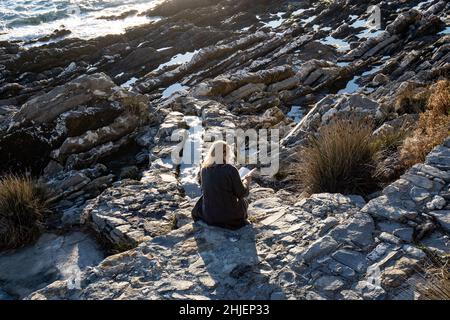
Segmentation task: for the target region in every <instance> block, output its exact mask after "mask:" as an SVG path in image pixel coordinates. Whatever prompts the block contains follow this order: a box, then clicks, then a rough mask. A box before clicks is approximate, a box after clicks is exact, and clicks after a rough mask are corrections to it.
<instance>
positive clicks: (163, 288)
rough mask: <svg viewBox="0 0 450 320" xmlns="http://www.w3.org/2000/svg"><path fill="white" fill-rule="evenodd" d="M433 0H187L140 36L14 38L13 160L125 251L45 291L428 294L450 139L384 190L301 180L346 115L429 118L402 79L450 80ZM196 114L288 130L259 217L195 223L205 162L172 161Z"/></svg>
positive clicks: (2, 84) (260, 183)
mask: <svg viewBox="0 0 450 320" xmlns="http://www.w3.org/2000/svg"><path fill="white" fill-rule="evenodd" d="M416 2H417V1H416ZM416 2H414V3H409V2H408V3H398V2H389V3H383V12H384V15H383V20H382V27H381V28H380V29H379V30H370V29H369V28H367V27H366V26H365V25H364V22H365V21H366V19H368V16H369V14H368V13H366V10H367V6H368V3H361V2H360V1H346V2H345V3H343V2H335V3H334V4H332V5H330V6H329V7H327V6H325V5H324V4H323V3H319V4H317V3H316V2H311V3H310V2H309V1H300V2H295V3H292V2H289V1H258V4H255V3H254V1H221V0H213V1H189V3H188V2H186V1H176V0H172V1H167V2H165V3H164V4H163V5H161V6H158V7H156V8H155V9H154V10H153V11H151V12H148V13H146V14H148V15H150V16H154V15H158V16H162V20H160V21H158V22H154V23H152V24H149V25H145V26H140V27H136V28H132V29H130V30H128V31H127V32H126V33H125V34H124V35H117V36H107V37H103V38H98V39H93V40H88V41H86V40H80V39H66V40H63V41H61V42H58V43H52V44H48V45H44V46H41V47H33V48H30V49H25V48H24V47H23V46H22V45H18V44H14V43H1V44H0V47H1V49H0V151H1V153H0V160H1V161H0V163H1V164H0V170H1V171H2V172H4V171H8V170H14V171H19V170H20V171H26V170H31V172H32V173H33V174H34V175H40V179H41V180H42V181H43V182H45V183H46V184H47V185H48V186H49V187H51V189H52V190H54V199H53V200H54V201H55V203H56V204H57V206H56V207H57V211H58V213H59V214H60V217H59V219H58V221H57V222H55V224H56V228H60V229H64V228H73V227H79V226H81V227H82V228H86V229H89V230H91V231H92V232H93V233H94V234H95V235H96V236H97V237H98V238H100V239H102V240H103V241H105V242H106V243H108V245H109V246H112V247H113V248H114V250H115V252H117V251H120V252H121V253H119V254H116V255H112V256H110V257H108V258H106V259H105V260H104V261H103V262H101V263H100V264H98V265H97V262H96V261H95V262H92V263H90V267H86V268H85V270H84V271H83V272H82V273H80V282H79V285H77V286H74V285H73V284H72V283H71V282H70V281H71V280H70V279H67V278H65V277H64V276H63V275H59V276H55V277H56V278H58V277H59V279H54V278H52V279H51V280H52V281H53V280H57V281H55V282H53V283H48V286H46V287H45V288H43V289H41V287H42V286H41V285H40V286H38V287H36V288H35V289H36V290H37V289H40V290H37V291H36V292H33V293H31V294H29V295H28V293H29V291H34V290H29V291H26V292H25V291H24V292H25V293H26V295H28V298H29V299H59V298H62V299H186V298H188V299H203V298H207V299H288V298H294V299H414V298H417V296H416V293H415V285H416V284H417V282H418V281H419V280H420V279H419V278H418V277H417V275H416V273H415V272H416V270H417V268H418V266H419V265H420V264H421V263H422V262H423V261H425V260H426V259H427V258H426V254H427V253H428V252H437V253H439V254H442V253H448V252H449V251H450V250H449V245H450V243H449V233H450V230H449V212H450V211H449V209H450V207H449V200H450V198H449V192H450V190H449V183H450V171H449V170H450V151H449V150H450V142H449V140H448V139H447V140H446V141H445V142H444V143H443V144H442V145H440V146H438V147H436V148H435V149H434V150H433V151H432V152H431V153H430V154H429V155H428V157H427V160H426V161H425V163H423V164H417V165H415V166H413V167H412V168H410V169H409V170H408V171H407V172H405V173H404V174H403V175H402V176H401V177H400V178H399V179H397V178H396V179H394V180H395V181H391V183H390V184H389V185H387V186H386V187H385V188H384V189H383V190H382V191H381V190H380V192H379V193H377V194H373V195H371V196H370V197H368V198H363V197H361V196H358V195H341V194H315V195H312V196H311V197H308V198H305V197H304V195H303V194H300V192H299V191H298V187H297V185H295V184H294V183H293V182H292V181H291V180H290V174H291V172H290V166H291V165H292V163H293V162H295V161H297V159H296V154H297V151H298V149H299V148H300V147H302V146H303V145H305V143H306V141H307V139H308V137H309V136H310V135H311V134H314V133H315V132H317V130H318V129H319V128H320V127H322V126H324V125H326V124H328V123H329V122H330V121H331V120H332V119H334V118H335V117H344V116H345V117H346V116H355V115H362V116H366V117H368V118H370V119H372V120H373V122H374V123H375V124H376V129H377V131H375V133H374V134H376V132H380V131H382V130H387V129H389V128H391V129H392V130H396V129H398V128H400V126H401V125H403V124H404V123H408V124H411V125H413V124H414V123H415V121H416V120H417V118H418V115H417V112H418V110H414V109H411V110H410V109H399V108H398V107H397V106H396V105H395V104H394V101H395V99H396V97H397V95H398V93H399V92H400V91H401V90H402V89H403V88H405V87H407V86H410V85H412V86H413V87H414V88H419V89H420V88H423V87H425V86H427V85H429V84H432V83H434V82H435V81H437V80H438V79H442V78H447V79H448V72H449V66H450V51H449V48H450V47H449V44H450V36H449V35H448V24H449V21H448V20H446V19H448V13H449V12H450V7H449V4H448V3H447V2H446V1H438V0H434V1H426V2H423V3H422V4H420V5H419V4H418V2H417V3H416ZM377 3H378V1H371V2H370V4H377ZM446 25H447V27H446ZM419 89H418V90H419ZM298 111H301V112H300V113H299V112H298ZM301 114H304V115H305V116H304V117H302V115H301ZM194 126H199V127H201V128H204V129H208V130H211V132H216V133H224V132H225V131H226V130H227V129H233V128H241V129H248V128H255V129H279V132H280V138H281V150H280V152H279V154H278V156H279V157H280V161H281V170H280V174H279V175H277V176H272V177H264V176H261V177H257V179H256V182H255V183H254V184H253V186H252V191H251V195H250V200H251V206H250V209H249V213H250V220H251V221H252V225H249V226H247V227H245V228H243V229H241V230H239V231H236V232H231V231H226V230H221V229H218V228H212V227H208V226H206V225H204V224H202V223H195V224H194V223H193V222H192V220H191V218H190V210H191V208H192V206H193V201H194V200H195V198H196V197H198V195H199V186H198V184H197V182H196V179H195V178H196V170H197V169H198V168H197V167H196V166H194V165H193V166H189V165H183V164H182V165H178V164H174V163H172V161H171V154H172V153H173V152H174V151H176V150H177V149H176V148H178V142H174V141H172V140H171V136H172V133H174V131H175V130H177V129H186V130H191V129H193V127H194ZM195 139H199V141H197V142H199V143H200V147H199V148H202V149H205V148H207V146H208V141H203V140H205V137H204V136H203V134H202V133H200V135H199V136H196V137H195ZM193 142H195V141H192V140H186V141H184V144H185V145H186V144H187V143H193ZM393 176H395V174H393ZM425 248H426V249H425ZM0 259H2V257H1V256H0ZM5 259H6V258H5ZM11 259H12V258H11ZM1 281H10V282H9V283H10V284H8V286H5V287H4V288H5V290H6V291H7V292H9V291H8V290H9V289H8V288H10V286H14V283H15V282H13V281H12V280H8V279H7V278H5V277H3V276H2V275H1V274H0V287H2V288H3V285H2V282H1ZM27 290H28V289H27ZM0 294H1V290H0ZM16 294H17V293H16ZM19 295H24V294H23V292H21V293H19ZM22 297H23V296H22Z"/></svg>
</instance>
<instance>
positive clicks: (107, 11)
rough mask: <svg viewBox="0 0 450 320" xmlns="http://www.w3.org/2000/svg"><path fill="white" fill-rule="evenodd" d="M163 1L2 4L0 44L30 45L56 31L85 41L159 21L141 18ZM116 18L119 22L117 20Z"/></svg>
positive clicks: (13, 0) (7, 0) (18, 0)
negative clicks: (17, 42) (33, 41)
mask: <svg viewBox="0 0 450 320" xmlns="http://www.w3.org/2000/svg"><path fill="white" fill-rule="evenodd" d="M162 1H163V0H53V1H51V0H0V41H3V40H10V41H12V40H21V41H29V40H35V39H39V38H42V37H43V36H46V35H49V34H51V33H52V32H54V31H55V30H61V29H67V30H70V31H71V32H72V33H71V34H70V35H68V36H67V37H79V38H84V39H89V38H94V37H97V36H101V35H106V34H119V33H123V32H124V31H125V29H126V28H128V27H132V26H136V25H140V24H144V23H148V22H150V21H152V20H158V19H159V18H158V17H146V16H140V15H139V13H142V12H144V11H146V10H148V9H149V8H151V7H153V6H154V5H155V4H157V3H159V2H162ZM112 17H116V18H118V19H113V18H112Z"/></svg>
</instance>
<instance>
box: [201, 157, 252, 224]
mask: <svg viewBox="0 0 450 320" xmlns="http://www.w3.org/2000/svg"><path fill="white" fill-rule="evenodd" d="M200 182H201V186H202V191H203V196H202V198H200V200H199V202H198V203H197V205H196V208H194V210H193V212H192V217H193V218H194V220H203V221H204V222H206V223H207V224H209V225H213V226H218V227H222V228H227V229H239V228H241V227H243V226H244V225H245V224H246V223H247V206H248V205H247V201H246V200H245V199H244V197H246V196H248V189H247V188H245V186H244V184H243V183H242V181H241V177H240V176H239V172H238V170H237V169H236V168H235V167H233V166H232V165H229V164H221V165H215V166H212V167H209V168H205V169H202V170H201V173H200Z"/></svg>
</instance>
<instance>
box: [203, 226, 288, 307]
mask: <svg viewBox="0 0 450 320" xmlns="http://www.w3.org/2000/svg"><path fill="white" fill-rule="evenodd" d="M194 230H195V232H194V238H195V241H196V243H197V247H198V252H199V254H200V256H201V258H202V260H203V262H204V265H205V270H206V271H207V272H208V274H209V276H210V277H211V278H212V279H213V280H214V283H215V284H213V285H211V286H210V288H209V289H210V291H209V292H210V295H209V297H210V298H212V299H226V300H229V299H249V300H256V299H261V300H267V299H284V298H285V295H284V293H283V290H282V289H281V287H280V286H278V285H277V284H274V283H271V282H270V271H271V270H267V271H268V272H267V273H264V271H263V270H262V265H261V259H260V258H259V257H258V252H257V248H256V235H257V233H258V230H257V229H255V228H254V226H252V225H247V226H245V227H243V228H241V229H239V230H236V231H231V230H226V229H222V228H218V227H211V226H207V225H206V224H205V223H203V222H197V223H195V224H194Z"/></svg>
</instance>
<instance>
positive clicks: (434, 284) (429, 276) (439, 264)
mask: <svg viewBox="0 0 450 320" xmlns="http://www.w3.org/2000/svg"><path fill="white" fill-rule="evenodd" d="M432 260H433V261H432V264H431V265H430V266H429V267H428V268H427V269H426V270H425V279H426V281H425V283H422V284H420V285H418V288H417V289H418V292H419V293H420V295H421V298H420V299H422V300H450V255H447V256H445V257H443V258H434V259H432Z"/></svg>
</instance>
